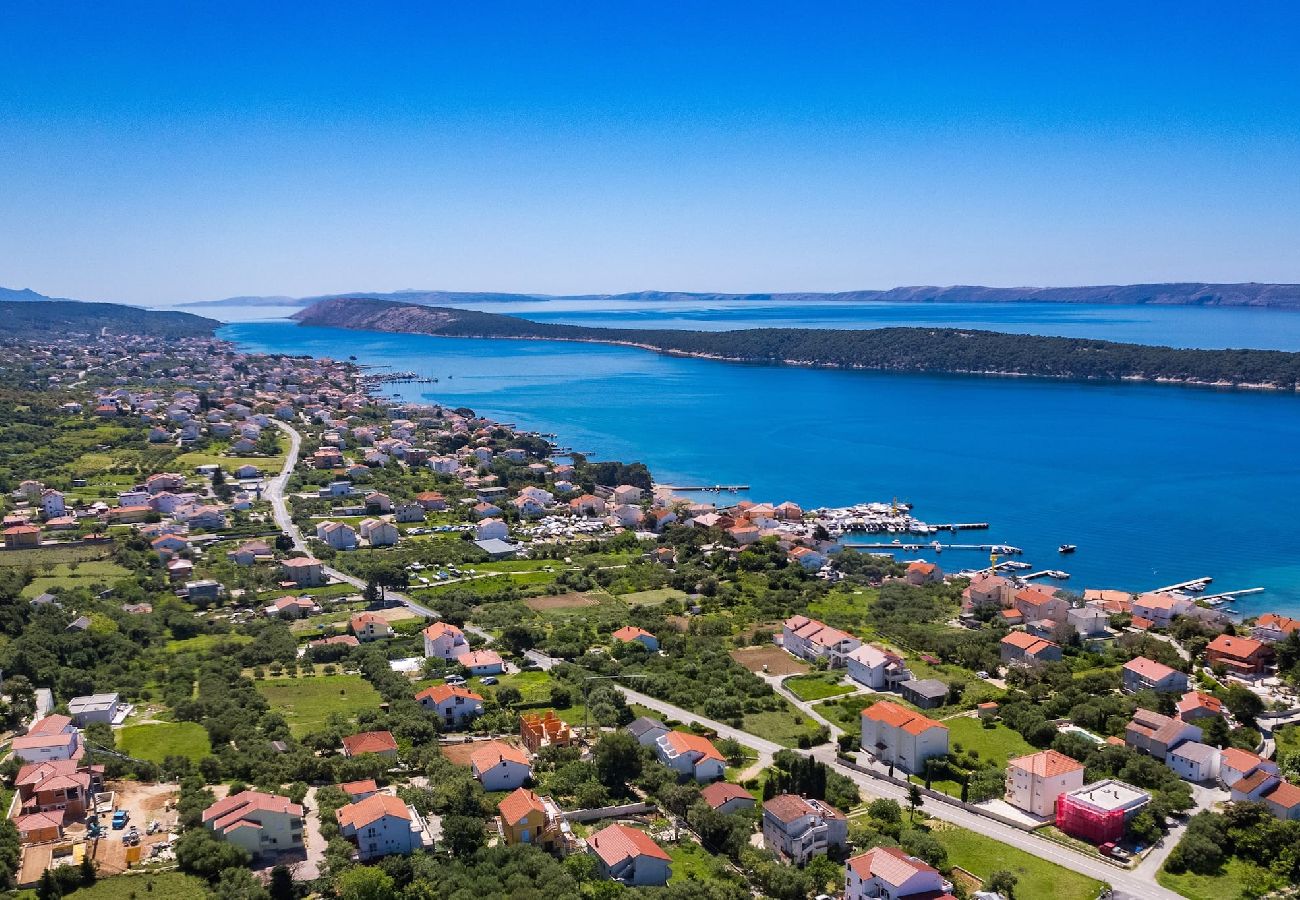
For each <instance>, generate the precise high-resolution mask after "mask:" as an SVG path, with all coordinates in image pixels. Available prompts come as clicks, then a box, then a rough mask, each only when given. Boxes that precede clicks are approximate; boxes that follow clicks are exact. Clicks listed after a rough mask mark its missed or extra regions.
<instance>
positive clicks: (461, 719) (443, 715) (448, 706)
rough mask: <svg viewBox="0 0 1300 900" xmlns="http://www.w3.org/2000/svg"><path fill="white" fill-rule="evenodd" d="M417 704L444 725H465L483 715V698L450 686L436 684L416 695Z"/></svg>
mask: <svg viewBox="0 0 1300 900" xmlns="http://www.w3.org/2000/svg"><path fill="white" fill-rule="evenodd" d="M415 702H417V703H419V704H420V706H421V707H423V708H424V709H425V710H427V711H429V712H432V713H433V714H434V715H436V716H437V717H438V719H439V721H441V722H442V723H443V724H444V725H446V726H448V727H455V726H459V725H464V724H465V723H466V722H468V721H469V720H470V719H474V718H476V717H478V716H481V715H483V698H482V697H480V696H479V695H478V694H475V693H474V692H473V691H467V690H465V688H462V687H455V686H453V685H449V684H435V685H431V686H430V687H427V688H425V689H424V690H422V691H420V693H418V694H416V695H415Z"/></svg>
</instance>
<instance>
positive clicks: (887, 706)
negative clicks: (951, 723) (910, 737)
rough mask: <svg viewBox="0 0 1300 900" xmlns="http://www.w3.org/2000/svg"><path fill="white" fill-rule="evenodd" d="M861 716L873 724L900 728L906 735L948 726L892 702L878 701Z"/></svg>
mask: <svg viewBox="0 0 1300 900" xmlns="http://www.w3.org/2000/svg"><path fill="white" fill-rule="evenodd" d="M862 715H864V716H866V717H867V718H868V719H871V720H872V721H875V722H880V723H882V724H884V725H889V726H891V727H893V728H901V729H903V730H904V731H906V732H907V733H908V734H920V733H921V732H923V731H926V730H927V729H930V728H942V729H944V730H945V731H947V730H948V726H946V725H943V724H942V723H940V722H936V721H935V720H934V719H931V718H928V717H926V716H923V715H921V714H920V713H918V712H913V711H912V710H910V709H907V708H906V707H903V706H899V705H898V704H897V703H895V702H893V701H892V700H880V701H878V702H876V703H873V704H872V705H871V706H868V707H867V708H866V709H864V710H863V711H862Z"/></svg>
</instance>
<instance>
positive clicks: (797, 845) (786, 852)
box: [763, 794, 849, 866]
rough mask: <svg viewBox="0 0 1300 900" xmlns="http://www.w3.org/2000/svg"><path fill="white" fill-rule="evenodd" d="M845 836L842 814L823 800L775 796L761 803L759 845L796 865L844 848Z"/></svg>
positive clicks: (846, 833) (794, 796)
mask: <svg viewBox="0 0 1300 900" xmlns="http://www.w3.org/2000/svg"><path fill="white" fill-rule="evenodd" d="M848 835H849V823H848V820H847V819H846V818H844V813H842V812H840V811H839V810H838V809H836V808H835V807H833V806H831V805H830V804H829V803H827V802H826V801H825V800H814V799H811V798H804V797H798V796H796V795H794V794H778V795H777V796H775V797H773V798H772V799H771V800H768V801H767V802H766V803H764V804H763V846H764V847H766V848H767V849H768V850H769V851H770V852H772V853H775V854H776V855H777V856H778V857H780V858H781V859H784V860H787V861H789V862H791V863H793V864H794V865H796V866H802V865H804V864H805V863H807V862H808V860H810V859H812V858H813V857H814V856H824V855H825V854H826V853H828V852H830V851H831V850H832V849H835V848H843V847H845V846H846V845H847V844H848Z"/></svg>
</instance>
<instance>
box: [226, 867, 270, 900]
mask: <svg viewBox="0 0 1300 900" xmlns="http://www.w3.org/2000/svg"><path fill="white" fill-rule="evenodd" d="M212 896H213V897H214V898H216V900H269V898H270V896H271V895H270V894H268V893H267V892H266V888H264V887H262V882H260V881H258V880H257V877H256V876H254V875H253V873H252V872H250V871H248V870H247V869H242V868H241V869H223V870H222V872H221V877H220V878H218V879H217V883H216V884H215V885H213V888H212Z"/></svg>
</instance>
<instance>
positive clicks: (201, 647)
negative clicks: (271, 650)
mask: <svg viewBox="0 0 1300 900" xmlns="http://www.w3.org/2000/svg"><path fill="white" fill-rule="evenodd" d="M252 640H253V638H252V637H251V636H250V635H247V634H199V635H195V636H194V637H192V638H185V639H184V640H182V641H168V642H167V645H166V648H165V649H166V650H167V652H168V653H202V652H203V651H205V650H211V649H212V648H213V647H215V646H217V645H218V644H223V643H226V644H247V643H249V642H250V641H252Z"/></svg>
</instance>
